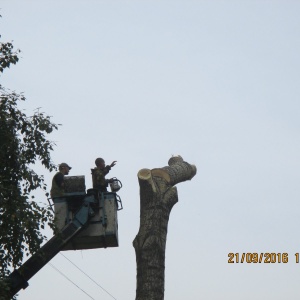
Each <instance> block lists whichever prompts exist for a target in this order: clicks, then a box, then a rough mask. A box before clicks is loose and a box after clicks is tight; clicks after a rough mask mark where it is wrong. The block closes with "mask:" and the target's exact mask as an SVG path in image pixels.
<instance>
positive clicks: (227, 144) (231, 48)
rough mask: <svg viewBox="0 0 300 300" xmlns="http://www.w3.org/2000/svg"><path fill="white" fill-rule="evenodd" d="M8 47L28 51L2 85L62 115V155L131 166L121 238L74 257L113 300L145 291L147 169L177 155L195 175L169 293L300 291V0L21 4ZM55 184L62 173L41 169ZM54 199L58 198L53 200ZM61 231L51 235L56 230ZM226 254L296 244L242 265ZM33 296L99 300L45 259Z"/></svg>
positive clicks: (172, 237) (282, 295)
mask: <svg viewBox="0 0 300 300" xmlns="http://www.w3.org/2000/svg"><path fill="white" fill-rule="evenodd" d="M0 7H1V15H2V18H1V19H0V33H1V35H2V37H1V41H2V42H7V41H11V40H13V41H14V42H13V43H14V45H15V47H16V48H19V49H21V51H22V52H21V59H20V62H19V63H18V64H17V65H16V66H12V67H11V68H10V69H9V70H6V71H5V73H4V74H3V75H2V76H1V84H3V86H5V87H7V88H11V89H12V90H16V91H18V92H24V94H25V96H26V98H27V101H26V102H25V103H22V107H23V108H24V109H26V112H27V113H28V114H31V113H32V112H33V110H34V109H36V108H38V107H41V110H42V111H45V112H46V113H47V114H49V115H51V116H53V118H52V120H53V121H54V122H56V123H61V124H62V126H60V128H59V130H58V131H57V132H55V133H54V134H51V135H50V136H49V139H51V140H53V141H55V142H56V145H57V146H56V147H55V150H54V152H53V154H52V158H53V161H54V162H55V163H56V164H59V163H61V162H67V163H68V164H70V165H71V166H72V167H73V168H72V170H71V172H70V175H85V178H86V185H87V187H91V184H92V183H91V175H90V168H92V167H94V160H95V158H96V157H103V158H104V159H105V160H106V162H107V163H111V162H112V161H113V160H117V161H118V162H117V165H116V166H115V167H114V168H113V169H112V171H111V173H110V176H111V177H114V176H116V177H118V178H119V179H120V180H121V181H122V183H123V188H122V189H121V190H120V192H119V195H120V196H121V198H122V200H123V206H124V210H122V211H120V212H119V240H120V241H119V242H120V246H119V247H118V248H111V249H110V248H107V249H96V250H84V251H68V252H64V255H65V256H66V257H67V258H68V259H70V260H71V261H72V262H74V263H75V264H76V265H77V266H78V267H79V268H81V269H82V270H83V271H84V272H86V273H87V274H89V276H90V277H91V278H93V279H94V280H96V281H97V282H98V283H99V284H100V285H101V286H102V287H103V288H104V289H105V290H107V291H108V292H109V293H110V294H111V295H113V297H114V298H115V299H118V300H132V299H134V297H135V288H136V278H135V276H136V264H135V253H134V248H133V247H132V241H133V239H134V237H135V235H136V234H137V232H138V228H139V186H138V181H137V172H138V171H139V170H140V169H142V168H150V169H151V168H156V167H163V166H165V165H167V162H168V159H169V158H170V157H171V155H173V154H180V155H181V156H182V157H183V158H184V159H185V160H186V161H187V162H189V163H192V164H195V165H196V166H197V169H198V173H197V175H196V176H195V177H194V178H193V180H192V181H188V182H184V183H181V184H179V185H178V186H177V188H178V193H179V202H178V203H177V204H176V205H175V206H174V208H173V210H172V212H171V216H170V221H169V228H168V229H169V231H168V237H167V249H166V272H165V300H181V299H186V300H195V299H205V300H219V299H223V300H226V299H230V300H240V299H243V300H247V299H251V300H253V299H255V300H263V299H264V300H265V299H272V300H282V299H289V300H296V299H297V300H298V299H299V297H300V285H299V281H300V264H297V263H296V260H295V253H299V252H300V234H299V228H300V221H299V220H300V218H299V215H300V213H299V211H300V205H299V199H300V188H299V180H300V163H299V153H300V138H299V129H300V118H299V113H300V101H299V95H300V82H299V81H300V56H299V53H300V18H299V15H300V2H299V1H275V0H274V1H261V0H260V1H246V0H245V1H176V0H173V1H93V0H89V1H46V0H45V1H28V0H27V1H12V0H10V1H8V0H1V1H0ZM36 170H37V171H38V172H39V173H41V174H44V176H45V178H46V181H47V182H48V183H49V186H50V185H51V179H52V177H53V175H54V172H53V173H49V172H48V171H46V170H45V169H43V168H41V167H40V166H39V165H37V166H36ZM39 199H40V201H41V202H43V203H47V202H46V200H45V199H44V198H43V193H41V195H40V198H39ZM46 233H47V235H48V236H49V238H50V237H51V235H52V232H51V230H47V231H46ZM228 253H240V254H242V253H259V254H260V253H276V254H277V253H288V258H289V261H288V263H286V264H283V263H277V262H276V263H272V264H271V263H270V264H267V263H261V264H253V263H252V264H250V263H243V264H241V263H238V264H237V263H234V264H229V263H228ZM51 264H52V265H53V266H55V267H56V268H58V269H59V270H60V271H61V272H62V273H63V274H65V276H66V277H68V278H69V279H71V280H72V281H73V282H74V283H76V284H77V285H78V286H79V287H80V288H81V289H82V290H84V291H85V292H86V293H88V294H89V295H90V296H91V297H92V298H93V299H101V300H109V299H113V298H112V297H111V296H110V295H109V294H107V293H106V292H105V291H103V290H102V289H101V288H99V286H97V285H95V284H94V283H93V282H91V280H90V279H88V278H87V277H86V276H84V275H83V274H82V273H81V272H80V271H79V270H78V269H76V268H75V267H74V265H72V264H71V263H70V262H69V261H68V260H66V259H65V258H64V257H63V256H62V255H60V254H58V255H57V257H55V258H54V259H53V260H52V261H51ZM19 299H20V300H39V299H44V300H50V299H51V300H52V299H74V300H79V299H80V300H81V299H89V297H88V296H87V295H86V294H84V293H83V292H82V291H81V290H80V289H78V288H77V287H76V286H74V285H73V284H72V283H71V282H70V281H68V280H67V279H66V278H65V277H63V276H62V275H61V274H60V273H58V272H57V271H56V270H55V269H53V268H52V267H51V265H50V264H48V265H46V266H45V267H44V268H43V269H42V270H41V271H40V272H39V273H38V274H37V275H36V276H35V277H33V278H32V279H31V280H30V281H29V287H28V288H27V289H26V290H22V291H21V292H20V293H19Z"/></svg>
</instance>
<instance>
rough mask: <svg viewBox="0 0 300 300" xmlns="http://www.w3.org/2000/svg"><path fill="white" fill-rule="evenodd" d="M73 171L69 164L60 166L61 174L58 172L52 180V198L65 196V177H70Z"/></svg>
mask: <svg viewBox="0 0 300 300" xmlns="http://www.w3.org/2000/svg"><path fill="white" fill-rule="evenodd" d="M71 169H72V168H71V167H70V166H69V165H68V164H67V163H61V164H60V165H59V172H57V173H56V174H55V175H54V177H53V179H52V187H51V191H50V195H51V198H57V197H63V196H64V193H65V190H64V188H65V184H64V176H65V175H68V174H69V171H70V170H71Z"/></svg>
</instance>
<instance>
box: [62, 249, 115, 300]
mask: <svg viewBox="0 0 300 300" xmlns="http://www.w3.org/2000/svg"><path fill="white" fill-rule="evenodd" d="M60 254H61V255H62V256H63V257H64V258H65V259H67V260H68V261H69V262H70V263H71V264H72V265H73V266H75V267H76V268H77V269H78V270H79V271H80V272H82V273H83V274H84V275H85V276H87V277H88V278H89V279H90V280H91V281H93V282H94V283H95V284H96V285H97V286H98V287H100V288H101V289H102V290H103V291H104V292H105V293H107V294H108V295H109V296H111V297H112V298H113V299H115V300H117V298H115V297H114V296H113V295H112V294H110V293H109V292H108V291H107V290H106V289H105V288H103V287H102V286H101V285H100V284H99V283H98V282H96V281H95V280H94V279H93V278H91V277H90V276H89V275H88V274H86V273H85V272H84V271H82V270H81V269H80V268H79V267H77V266H76V265H75V263H73V262H72V261H71V260H70V259H69V258H67V257H66V256H65V255H63V254H62V253H61V252H60Z"/></svg>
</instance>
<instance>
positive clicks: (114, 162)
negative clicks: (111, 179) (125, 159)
mask: <svg viewBox="0 0 300 300" xmlns="http://www.w3.org/2000/svg"><path fill="white" fill-rule="evenodd" d="M116 163H117V161H116V160H114V161H113V162H112V163H111V164H110V167H111V168H112V167H113V166H114V165H115V164H116Z"/></svg>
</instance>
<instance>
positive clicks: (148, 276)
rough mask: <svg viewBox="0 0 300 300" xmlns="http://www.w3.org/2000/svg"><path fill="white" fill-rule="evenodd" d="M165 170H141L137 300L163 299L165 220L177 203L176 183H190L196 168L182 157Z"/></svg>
mask: <svg viewBox="0 0 300 300" xmlns="http://www.w3.org/2000/svg"><path fill="white" fill-rule="evenodd" d="M168 165H169V166H167V167H163V168H159V169H152V170H149V169H142V170H140V171H139V172H138V179H139V185H140V229H139V232H138V234H137V236H136V237H135V239H134V241H133V247H134V249H135V254H136V263H137V289H136V300H163V299H164V284H165V249H166V239H167V231H168V221H169V216H170V213H171V210H172V207H173V206H174V204H175V203H177V202H178V195H177V188H176V187H173V186H174V185H175V184H177V183H179V182H183V181H186V180H191V179H192V178H193V177H194V176H195V174H196V172H197V169H196V167H195V166H194V165H190V164H189V163H187V162H185V161H183V159H182V157H181V156H173V157H171V158H170V159H169V162H168Z"/></svg>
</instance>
